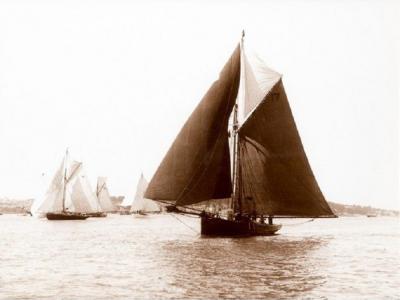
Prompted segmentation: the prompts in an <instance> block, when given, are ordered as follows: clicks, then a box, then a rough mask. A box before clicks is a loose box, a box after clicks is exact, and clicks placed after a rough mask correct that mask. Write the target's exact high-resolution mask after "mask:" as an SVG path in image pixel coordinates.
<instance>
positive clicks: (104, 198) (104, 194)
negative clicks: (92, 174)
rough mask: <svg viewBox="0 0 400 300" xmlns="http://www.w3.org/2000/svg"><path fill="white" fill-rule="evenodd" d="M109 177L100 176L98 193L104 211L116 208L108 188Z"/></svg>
mask: <svg viewBox="0 0 400 300" xmlns="http://www.w3.org/2000/svg"><path fill="white" fill-rule="evenodd" d="M106 182H107V178H105V177H98V178H97V187H96V195H97V199H98V201H99V204H100V207H101V209H102V210H103V211H104V212H112V211H114V210H115V207H114V205H113V204H112V202H111V198H110V193H109V192H108V188H107V183H106Z"/></svg>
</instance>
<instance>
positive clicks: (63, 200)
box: [62, 148, 68, 212]
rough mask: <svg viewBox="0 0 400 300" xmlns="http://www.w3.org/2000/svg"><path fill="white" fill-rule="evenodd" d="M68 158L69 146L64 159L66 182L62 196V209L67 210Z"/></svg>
mask: <svg viewBox="0 0 400 300" xmlns="http://www.w3.org/2000/svg"><path fill="white" fill-rule="evenodd" d="M67 158H68V148H67V150H66V152H65V159H64V184H63V198H62V211H63V212H65V193H66V189H67Z"/></svg>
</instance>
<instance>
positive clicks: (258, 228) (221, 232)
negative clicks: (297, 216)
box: [201, 216, 282, 236]
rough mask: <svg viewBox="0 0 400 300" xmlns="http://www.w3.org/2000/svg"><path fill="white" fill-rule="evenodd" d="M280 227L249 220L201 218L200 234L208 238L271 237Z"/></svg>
mask: <svg viewBox="0 0 400 300" xmlns="http://www.w3.org/2000/svg"><path fill="white" fill-rule="evenodd" d="M281 227H282V225H275V224H272V225H269V224H260V223H257V222H253V221H251V220H241V221H234V220H225V219H220V218H212V217H207V216H205V217H201V234H202V235H209V236H265V235H273V234H275V233H276V232H277V231H278V230H279V229H281Z"/></svg>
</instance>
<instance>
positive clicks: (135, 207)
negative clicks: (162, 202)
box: [131, 174, 161, 212]
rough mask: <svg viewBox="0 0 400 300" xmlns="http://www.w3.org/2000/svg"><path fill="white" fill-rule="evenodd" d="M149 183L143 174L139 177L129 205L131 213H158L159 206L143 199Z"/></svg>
mask: <svg viewBox="0 0 400 300" xmlns="http://www.w3.org/2000/svg"><path fill="white" fill-rule="evenodd" d="M148 185H149V183H148V182H147V180H146V178H144V176H143V174H141V175H140V178H139V182H138V184H137V187H136V194H135V198H134V199H133V202H132V205H131V212H134V211H141V212H159V211H160V210H161V209H160V206H159V205H158V204H157V203H156V202H154V201H153V200H150V199H146V198H144V193H145V192H146V189H147V186H148Z"/></svg>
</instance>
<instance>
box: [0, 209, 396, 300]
mask: <svg viewBox="0 0 400 300" xmlns="http://www.w3.org/2000/svg"><path fill="white" fill-rule="evenodd" d="M179 219H180V220H182V221H183V222H184V223H185V224H187V225H189V226H191V227H192V228H193V229H194V230H196V231H198V230H199V220H198V219H194V218H189V217H183V216H179ZM300 222H303V221H302V220H288V221H285V220H282V223H284V224H288V226H285V227H283V229H282V230H281V232H280V234H279V235H276V236H273V237H252V238H204V237H200V236H199V235H198V234H197V233H196V232H194V231H193V230H192V229H190V228H188V227H187V226H185V225H184V224H182V223H180V222H179V221H178V220H177V219H175V218H174V217H172V216H171V215H153V216H147V217H134V216H119V215H111V216H108V217H107V218H98V219H88V220H86V221H47V220H45V219H36V218H32V217H24V216H17V215H2V216H0V264H1V265H0V298H2V299H46V298H48V299H91V298H97V299H127V298H129V299H136V298H137V299H169V298H188V299H204V298H206V299H209V298H221V299H237V298H243V299H256V298H263V299H265V298H273V299H275V298H279V299H285V298H301V299H315V298H319V299H344V298H346V299H349V298H353V299H400V273H399V267H400V255H399V254H400V251H399V249H400V221H399V219H395V218H388V217H378V218H366V217H358V218H339V219H325V220H324V219H319V220H315V221H314V222H309V223H305V224H302V225H296V224H293V223H300Z"/></svg>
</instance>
